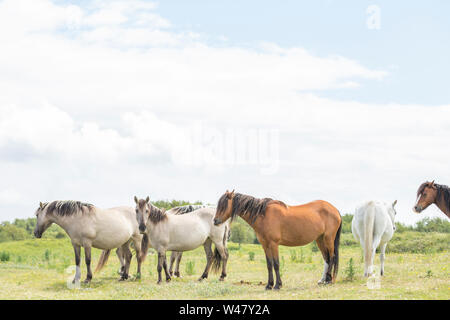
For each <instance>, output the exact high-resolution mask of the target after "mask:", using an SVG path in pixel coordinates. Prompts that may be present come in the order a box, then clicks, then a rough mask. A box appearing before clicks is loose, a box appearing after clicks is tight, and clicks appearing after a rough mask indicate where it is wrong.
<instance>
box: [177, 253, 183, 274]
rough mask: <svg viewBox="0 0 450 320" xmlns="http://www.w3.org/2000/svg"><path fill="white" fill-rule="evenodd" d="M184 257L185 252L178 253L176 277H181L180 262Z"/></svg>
mask: <svg viewBox="0 0 450 320" xmlns="http://www.w3.org/2000/svg"><path fill="white" fill-rule="evenodd" d="M182 256H183V252H178V254H177V265H176V267H175V276H176V277H178V278H179V277H180V262H181V257H182Z"/></svg>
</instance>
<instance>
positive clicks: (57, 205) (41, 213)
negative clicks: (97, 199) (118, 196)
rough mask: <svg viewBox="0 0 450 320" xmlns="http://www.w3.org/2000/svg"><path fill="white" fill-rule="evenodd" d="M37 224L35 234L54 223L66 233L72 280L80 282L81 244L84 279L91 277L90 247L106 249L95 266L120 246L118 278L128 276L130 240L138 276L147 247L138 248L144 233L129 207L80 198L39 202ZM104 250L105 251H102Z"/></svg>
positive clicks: (100, 265) (86, 281)
mask: <svg viewBox="0 0 450 320" xmlns="http://www.w3.org/2000/svg"><path fill="white" fill-rule="evenodd" d="M36 217H37V222H36V227H35V229H34V235H35V236H36V238H41V237H42V234H43V233H44V232H45V230H47V228H48V227H50V225H51V224H53V223H56V224H57V225H59V226H60V227H61V228H63V229H64V231H66V232H67V234H68V235H69V237H70V239H71V241H72V245H73V248H74V251H75V264H76V273H75V278H74V280H73V282H74V283H75V282H79V281H80V278H81V269H80V256H81V247H84V254H85V261H86V267H87V276H86V280H85V283H88V282H90V281H91V279H92V271H91V248H92V247H94V248H98V249H102V250H106V251H105V252H107V253H108V254H103V255H102V258H101V259H100V261H99V265H98V267H97V269H100V268H101V267H102V266H103V265H104V263H105V262H106V260H105V258H106V259H107V257H108V255H109V251H110V250H111V249H114V248H120V250H121V252H122V253H123V256H124V257H125V268H124V271H123V273H122V275H121V278H120V280H126V279H127V278H128V272H129V268H130V262H131V257H132V254H131V251H130V247H129V244H130V242H131V241H133V243H134V247H135V249H136V258H137V262H138V266H137V276H138V277H139V276H140V273H141V263H142V262H143V261H144V259H145V256H146V254H147V251H146V250H145V251H141V242H142V238H143V236H142V235H141V234H140V232H139V226H138V223H137V221H136V214H135V212H134V210H133V208H131V207H116V208H111V209H100V208H97V207H95V206H94V205H92V204H88V203H82V202H80V201H70V200H68V201H53V202H50V203H48V202H47V203H42V202H41V203H40V204H39V208H38V209H37V210H36ZM105 252H104V253H105Z"/></svg>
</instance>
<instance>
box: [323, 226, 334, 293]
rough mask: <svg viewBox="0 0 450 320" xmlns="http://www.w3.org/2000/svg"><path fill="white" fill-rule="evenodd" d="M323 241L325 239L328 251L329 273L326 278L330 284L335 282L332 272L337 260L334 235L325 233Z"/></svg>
mask: <svg viewBox="0 0 450 320" xmlns="http://www.w3.org/2000/svg"><path fill="white" fill-rule="evenodd" d="M323 241H324V245H325V248H326V253H327V258H328V259H327V264H328V269H327V274H326V280H325V283H326V284H329V283H332V282H333V277H332V275H331V272H332V270H333V266H334V264H335V260H334V236H332V235H329V234H325V235H324V237H323Z"/></svg>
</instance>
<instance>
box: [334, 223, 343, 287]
mask: <svg viewBox="0 0 450 320" xmlns="http://www.w3.org/2000/svg"><path fill="white" fill-rule="evenodd" d="M341 229H342V219H341V224H340V225H339V229H338V230H337V232H336V237H335V238H334V258H333V277H332V282H335V281H336V277H337V273H338V269H339V240H340V238H341Z"/></svg>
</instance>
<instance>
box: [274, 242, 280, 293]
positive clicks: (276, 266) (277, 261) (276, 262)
mask: <svg viewBox="0 0 450 320" xmlns="http://www.w3.org/2000/svg"><path fill="white" fill-rule="evenodd" d="M272 257H273V268H274V269H275V276H276V283H275V287H273V288H274V289H275V290H279V289H280V288H281V286H282V285H283V284H282V282H281V276H280V259H279V257H278V244H275V243H274V244H273V245H272Z"/></svg>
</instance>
